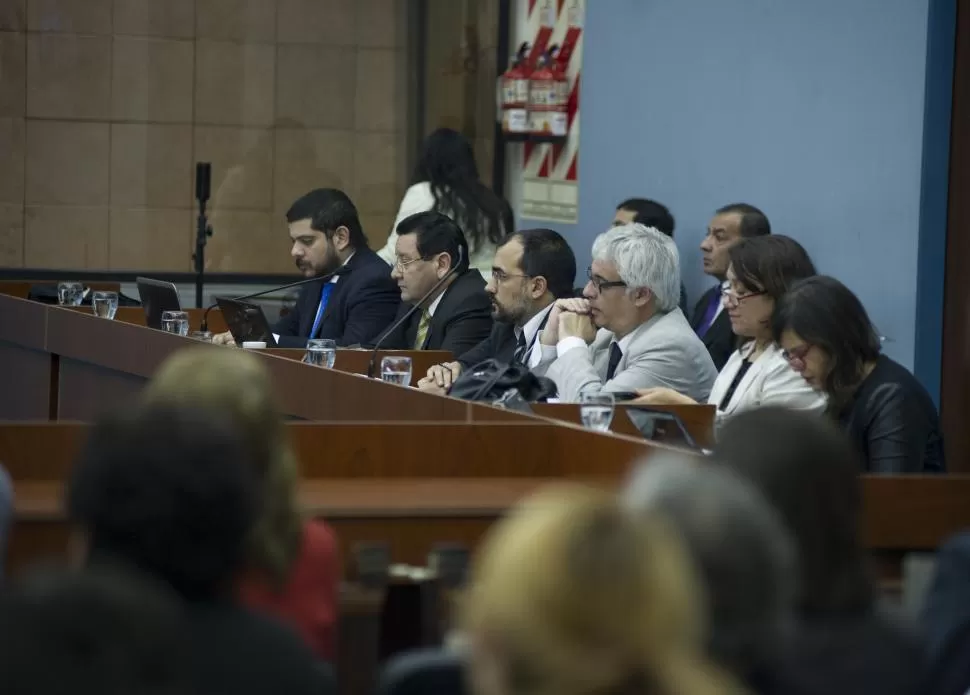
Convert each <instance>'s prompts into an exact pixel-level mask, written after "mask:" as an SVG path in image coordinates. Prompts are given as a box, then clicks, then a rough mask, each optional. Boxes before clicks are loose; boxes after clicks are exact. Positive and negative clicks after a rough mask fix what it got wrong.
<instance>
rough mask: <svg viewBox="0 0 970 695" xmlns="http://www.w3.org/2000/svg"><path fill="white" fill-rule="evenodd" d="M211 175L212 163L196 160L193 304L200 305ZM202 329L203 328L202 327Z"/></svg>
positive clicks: (207, 232)
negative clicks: (197, 214)
mask: <svg viewBox="0 0 970 695" xmlns="http://www.w3.org/2000/svg"><path fill="white" fill-rule="evenodd" d="M211 177H212V164H210V163H209V162H196V164H195V198H196V200H198V201H199V219H198V224H197V226H196V232H195V254H193V256H192V259H193V260H194V261H195V305H196V306H197V307H202V290H203V288H204V286H205V245H206V242H207V241H208V240H209V237H211V236H212V227H211V226H209V220H208V218H207V216H206V212H205V204H206V202H207V201H208V200H209V186H210V183H211ZM203 330H204V328H203Z"/></svg>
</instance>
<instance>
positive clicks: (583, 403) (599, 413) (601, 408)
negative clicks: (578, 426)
mask: <svg viewBox="0 0 970 695" xmlns="http://www.w3.org/2000/svg"><path fill="white" fill-rule="evenodd" d="M613 407H614V400H613V394H612V393H608V392H604V391H596V392H588V393H581V394H579V416H580V418H581V419H582V421H583V426H584V427H588V428H589V429H591V430H596V431H598V432H609V431H610V423H611V422H613Z"/></svg>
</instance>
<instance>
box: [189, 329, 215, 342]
mask: <svg viewBox="0 0 970 695" xmlns="http://www.w3.org/2000/svg"><path fill="white" fill-rule="evenodd" d="M189 337H190V338H192V340H199V341H202V342H203V343H211V342H212V331H192V332H191V333H190V334H189Z"/></svg>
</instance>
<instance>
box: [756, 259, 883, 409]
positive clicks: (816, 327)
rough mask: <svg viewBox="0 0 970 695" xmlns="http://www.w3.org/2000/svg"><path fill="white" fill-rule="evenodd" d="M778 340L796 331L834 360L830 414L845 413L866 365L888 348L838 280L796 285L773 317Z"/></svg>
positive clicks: (819, 279) (818, 277)
mask: <svg viewBox="0 0 970 695" xmlns="http://www.w3.org/2000/svg"><path fill="white" fill-rule="evenodd" d="M771 327H772V332H773V333H774V336H775V340H776V341H777V340H780V339H781V335H782V333H784V332H785V331H786V330H790V331H792V332H793V333H796V334H797V335H798V336H799V337H800V338H801V339H802V340H804V341H805V342H806V343H807V344H809V345H812V346H813V347H815V348H817V349H820V350H822V351H823V352H825V354H826V355H827V356H828V359H829V373H828V375H827V376H826V377H825V384H824V387H825V391H826V393H827V394H828V396H829V404H828V410H829V412H830V413H838V412H840V411H841V410H842V408H843V407H844V406H845V404H846V403H847V402H848V400H849V399H850V398H851V396H852V394H853V393H854V392H855V390H856V388H857V387H858V386H859V384H860V383H861V382H862V379H863V376H864V373H865V366H866V363H868V362H873V361H875V360H876V359H877V358H878V357H879V354H880V352H881V351H882V345H881V344H880V342H879V335H878V334H877V333H876V329H875V328H874V327H873V325H872V322H871V321H870V320H869V314H867V313H866V309H865V307H864V306H862V302H860V301H859V298H858V297H856V296H855V295H854V294H853V293H852V291H851V290H850V289H849V288H848V287H846V286H845V285H843V284H842V283H841V282H839V281H838V280H836V279H835V278H833V277H829V276H827V275H816V276H815V277H810V278H806V279H805V280H801V281H799V282H797V283H795V285H794V286H792V288H791V289H790V290H789V291H788V292H787V293H786V294H785V296H784V297H782V299H781V301H779V302H778V303H776V304H775V310H774V313H773V314H772V317H771Z"/></svg>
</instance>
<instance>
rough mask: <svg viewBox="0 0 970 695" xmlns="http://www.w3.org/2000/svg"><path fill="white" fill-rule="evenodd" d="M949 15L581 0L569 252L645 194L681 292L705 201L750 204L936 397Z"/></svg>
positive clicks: (951, 8)
mask: <svg viewBox="0 0 970 695" xmlns="http://www.w3.org/2000/svg"><path fill="white" fill-rule="evenodd" d="M954 17H955V0H811V2H805V1H803V0H609V2H602V1H601V0H587V16H586V27H585V35H584V49H583V66H582V67H583V83H582V94H581V104H582V123H581V126H582V132H581V142H580V160H579V161H580V194H579V218H580V219H579V224H577V225H560V226H559V227H558V228H559V229H560V231H561V232H563V233H564V234H565V235H567V237H568V238H569V240H570V242H571V243H573V244H574V248H576V250H577V253H578V255H580V256H581V259H580V261H581V262H580V264H579V265H580V267H582V268H585V266H586V263H585V262H584V261H585V254H588V249H589V246H590V244H591V242H592V240H593V238H594V237H595V235H596V234H598V233H599V232H601V231H603V230H605V229H606V227H607V225H608V223H609V221H610V220H611V219H612V218H611V216H612V214H613V208H614V206H615V204H616V203H617V202H618V201H619V200H620V199H622V198H624V197H628V196H635V195H644V196H648V197H653V198H656V199H658V200H660V201H662V202H664V203H666V204H667V205H668V206H669V207H670V208H671V210H672V211H673V212H674V215H675V216H676V218H677V241H678V246H679V247H680V251H681V261H682V266H683V276H684V281H685V283H686V284H687V289H688V293H689V294H690V296H691V298H692V301H693V298H696V297H697V296H698V294H699V293H700V292H701V291H703V289H704V288H706V287H707V286H708V285H709V284H710V279H709V278H706V277H705V276H704V275H703V273H702V272H701V269H700V252H699V251H698V249H697V245H698V244H699V243H700V241H701V238H702V236H703V233H704V228H705V226H706V224H707V221H708V219H709V218H710V215H711V214H712V212H713V210H714V209H715V208H716V207H718V206H720V205H723V204H726V203H730V202H737V201H745V202H751V203H754V204H756V205H758V206H759V207H761V208H762V209H764V210H765V212H766V213H767V214H768V216H769V218H770V219H771V221H772V226H773V228H774V229H775V230H776V231H777V232H778V233H784V234H788V235H790V236H793V237H795V238H796V239H798V240H799V241H800V242H802V244H803V245H804V246H805V247H806V248H807V249H808V251H809V253H811V255H812V257H813V259H814V260H815V261H816V264H817V266H818V267H819V269H820V272H823V273H827V274H831V275H834V276H837V277H839V278H840V279H842V280H843V281H844V282H846V284H848V285H849V286H850V287H851V288H852V289H853V290H854V291H855V292H856V293H857V294H859V296H860V297H861V299H862V300H863V302H864V303H865V304H866V306H867V308H868V309H869V312H870V314H871V315H872V318H873V321H874V322H875V323H876V325H877V326H878V328H879V330H880V332H881V333H882V334H883V335H885V336H887V337H888V338H889V342H887V344H886V346H885V349H886V352H887V353H888V354H889V355H890V356H892V357H893V358H895V359H897V360H899V361H900V362H902V363H903V364H904V365H906V366H908V367H910V368H913V367H914V364H915V363H916V344H917V334H919V335H920V339H921V348H922V349H921V355H920V358H921V359H920V364H917V365H916V366H917V367H918V368H919V369H918V370H917V373H918V375H920V376H921V378H922V379H923V380H924V383H926V384H927V385H928V387H929V388H930V390H931V393H934V395H936V393H937V391H938V387H939V383H938V382H939V374H938V372H939V334H940V329H941V323H942V321H941V319H940V316H939V313H940V312H939V311H938V310H937V311H934V310H933V308H934V306H935V305H936V304H940V305H941V304H942V275H943V250H944V240H945V206H946V192H945V182H946V149H947V147H946V145H947V143H948V128H944V129H941V125H942V123H943V116H946V117H947V118H948V114H949V103H950V94H949V86H948V84H949V83H948V81H947V80H946V74H945V73H946V72H947V71H950V72H949V74H950V75H951V79H952V41H953V27H954ZM947 40H948V41H949V44H947ZM941 46H942V48H941ZM947 48H948V50H949V53H947V50H946V49H947ZM928 54H929V55H928ZM941 70H942V71H943V74H942V75H941V73H940V71H941ZM928 73H929V74H930V75H931V77H930V78H929V79H928V77H927V75H928ZM941 114H942V115H941ZM924 118H925V119H926V122H927V123H930V122H932V123H933V127H934V130H933V132H930V131H929V130H928V131H927V133H926V137H924ZM941 157H942V160H941ZM941 177H942V178H941ZM941 182H942V186H943V188H942V193H940V192H939V186H940V184H941ZM924 183H925V184H927V185H929V184H931V183H932V184H933V185H934V186H935V187H936V188H933V189H932V190H929V191H924ZM921 206H922V207H921ZM941 206H942V207H941ZM941 215H942V216H941ZM921 223H922V225H923V228H922V230H921ZM918 273H919V275H918ZM920 276H922V278H923V280H924V281H923V282H920V281H919V279H918V278H919V277H920ZM927 279H929V280H928V281H927ZM918 290H919V294H920V303H921V306H920V307H918V302H917V294H918ZM924 305H925V306H924ZM918 315H919V318H920V319H921V320H923V323H921V324H920V325H919V328H918V330H917V318H918Z"/></svg>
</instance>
